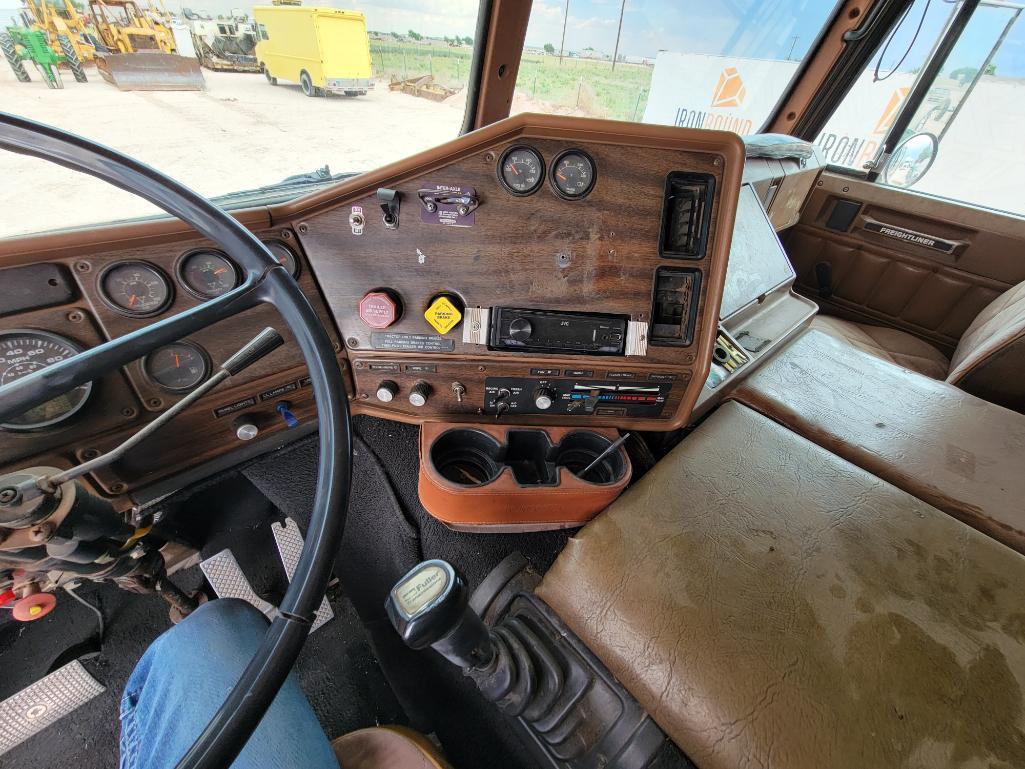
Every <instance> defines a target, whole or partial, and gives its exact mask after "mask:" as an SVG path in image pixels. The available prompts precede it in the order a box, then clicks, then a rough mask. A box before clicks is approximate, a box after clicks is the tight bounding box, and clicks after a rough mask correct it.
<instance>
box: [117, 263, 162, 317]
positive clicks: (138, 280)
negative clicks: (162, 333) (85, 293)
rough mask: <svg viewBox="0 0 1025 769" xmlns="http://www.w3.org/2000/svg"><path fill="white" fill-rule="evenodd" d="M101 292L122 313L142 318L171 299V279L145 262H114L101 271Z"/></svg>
mask: <svg viewBox="0 0 1025 769" xmlns="http://www.w3.org/2000/svg"><path fill="white" fill-rule="evenodd" d="M100 294H101V296H102V297H103V299H104V301H106V302H107V304H109V305H110V306H111V307H113V308H114V309H115V310H117V311H118V312H120V313H122V314H123V315H132V316H135V317H138V318H145V317H147V316H149V315H156V314H157V313H159V312H161V311H163V310H164V309H165V308H166V307H167V305H169V304H170V303H171V283H170V281H168V279H167V278H166V277H165V275H164V273H162V272H161V271H160V270H158V269H157V268H156V267H154V266H152V265H150V264H147V263H146V262H135V261H131V262H115V263H114V264H112V265H110V266H109V267H107V269H105V270H104V271H103V272H102V273H101V274H100Z"/></svg>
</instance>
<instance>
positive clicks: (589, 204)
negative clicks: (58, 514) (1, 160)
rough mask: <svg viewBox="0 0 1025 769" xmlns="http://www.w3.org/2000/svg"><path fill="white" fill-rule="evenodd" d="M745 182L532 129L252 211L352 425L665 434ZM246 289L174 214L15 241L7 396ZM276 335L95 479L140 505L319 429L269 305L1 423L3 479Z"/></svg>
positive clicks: (179, 392) (705, 322) (622, 139)
mask: <svg viewBox="0 0 1025 769" xmlns="http://www.w3.org/2000/svg"><path fill="white" fill-rule="evenodd" d="M743 168H744V147H743V145H742V143H741V142H740V140H739V139H738V138H737V137H736V136H734V135H732V134H727V133H721V132H714V131H696V130H689V129H678V128H669V127H661V126H646V125H638V124H627V123H613V122H607V121H593V120H584V119H577V118H568V117H559V116H538V115H521V116H517V117H514V118H510V119H508V120H505V121H502V122H501V123H497V124H495V125H492V126H489V127H487V128H485V129H481V130H479V131H475V132H473V133H471V134H468V135H465V136H462V137H459V138H458V139H456V140H454V141H452V142H449V143H447V144H445V145H442V146H440V147H438V148H435V149H433V150H431V151H429V152H426V153H422V154H420V155H417V156H414V157H411V158H409V159H407V160H404V161H401V162H400V163H396V164H393V165H391V166H387V167H385V168H382V169H379V170H377V171H374V172H370V173H367V174H363V175H360V176H358V177H354V178H352V179H350V180H346V181H344V182H342V183H340V184H339V185H337V186H335V187H332V188H330V189H327V190H324V191H322V192H319V193H316V194H314V195H311V196H307V197H305V198H302V199H300V200H297V201H294V202H291V203H288V204H285V205H280V206H275V207H270V208H259V209H252V210H248V211H244V212H240V213H238V214H237V216H238V217H239V218H240V219H241V220H242V221H243V223H244V224H246V225H247V226H248V227H249V228H250V229H251V230H252V231H253V232H254V233H255V234H257V235H258V237H260V238H261V239H262V240H263V241H264V242H265V243H267V245H268V247H269V248H270V249H271V250H272V253H274V255H275V256H276V257H277V258H278V259H279V261H281V262H282V263H283V264H285V265H286V267H287V268H288V269H289V271H291V272H292V274H293V275H294V276H295V277H296V280H297V281H298V282H299V284H300V286H301V287H302V289H303V291H304V293H305V294H306V295H307V297H308V298H309V299H310V301H311V303H312V305H313V306H314V309H315V310H316V311H317V313H318V314H319V315H320V317H321V319H322V320H323V321H324V324H325V327H327V328H328V330H329V333H330V334H331V336H332V339H333V341H334V343H335V348H336V351H337V353H338V360H339V365H340V366H341V368H342V371H343V374H344V375H345V377H346V379H347V384H348V388H349V395H350V403H351V407H352V410H353V411H354V412H357V413H368V414H374V415H377V416H382V417H387V418H391V419H398V420H402V421H407V422H427V421H445V422H473V421H482V420H496V419H497V420H500V421H503V422H508V423H512V424H530V425H587V426H593V427H631V428H634V429H645V430H671V429H675V428H679V427H682V426H685V425H686V424H688V422H689V420H690V417H691V412H692V410H693V408H694V404H695V401H696V399H697V397H698V395H699V393H700V391H701V387H702V385H703V383H704V378H705V375H706V373H707V371H708V366H709V362H710V360H711V355H712V348H713V345H714V344H715V337H716V330H717V323H718V318H719V305H720V300H721V297H722V293H723V282H724V278H725V273H726V266H727V260H728V256H729V241H730V234H731V232H732V228H733V219H734V216H735V212H736V207H737V200H738V196H739V190H740V184H741V174H742V172H743ZM239 278H240V275H239V270H238V268H237V267H236V265H235V264H234V262H233V261H232V259H231V255H230V254H225V253H223V252H221V251H220V250H218V249H217V248H214V247H213V246H212V245H211V244H210V243H209V242H206V241H204V240H203V239H202V238H199V237H196V236H195V234H189V232H188V231H186V230H184V229H183V227H182V225H180V224H179V223H176V222H171V221H167V220H156V221H151V222H137V223H131V224H123V225H115V226H108V227H97V228H92V229H90V230H85V231H79V232H65V233H55V234H49V235H44V236H34V237H28V238H20V239H12V240H6V241H0V280H3V285H4V287H5V288H4V292H3V298H2V299H0V382H3V381H8V380H9V379H11V378H17V377H19V376H24V375H25V374H27V373H30V372H31V371H33V370H35V369H36V368H38V367H40V366H45V365H47V364H48V363H50V362H54V361H56V360H60V359H62V358H63V357H66V356H68V355H73V354H75V353H76V352H78V351H80V350H82V349H85V348H87V347H90V346H93V345H96V344H99V343H102V342H103V341H104V340H106V339H111V338H115V337H118V336H121V335H123V334H126V333H129V332H131V331H133V330H135V329H138V328H140V327H142V326H145V325H146V324H148V323H152V322H154V321H155V320H159V319H161V318H164V317H168V316H169V315H171V314H174V313H177V312H181V311H183V310H185V309H187V308H189V307H192V306H194V305H196V304H198V303H200V302H203V301H206V300H208V299H210V298H213V297H216V296H220V295H221V294H223V293H225V292H226V291H229V290H231V288H233V287H234V286H235V285H236V284H237V282H238V281H239ZM268 325H271V326H275V327H276V328H278V330H279V331H281V332H282V334H283V335H284V336H285V338H286V344H285V345H284V346H283V347H281V348H279V349H278V350H276V351H275V352H274V353H272V354H271V355H269V356H268V357H266V358H265V359H263V360H261V361H259V362H258V363H257V364H255V365H254V366H253V367H252V368H251V369H248V370H246V371H245V372H244V373H243V374H242V375H241V376H240V377H239V378H238V381H236V380H235V378H233V379H231V380H229V382H228V383H226V384H225V385H223V386H222V387H220V388H217V389H215V390H214V391H213V392H211V393H210V394H208V395H206V396H204V397H203V398H202V399H200V400H199V401H198V402H197V403H196V404H194V405H193V406H191V407H190V408H189V409H188V410H186V411H185V412H184V413H183V414H182V415H181V416H180V417H178V418H177V419H175V420H174V421H172V422H171V423H170V424H169V425H167V426H166V427H165V428H163V429H162V430H161V431H160V432H158V433H157V434H155V435H154V436H152V437H151V438H149V439H147V440H146V441H144V442H143V443H142V444H141V445H140V446H139V447H138V448H137V449H136V450H134V451H133V452H131V454H130V455H129V456H128V457H126V458H125V459H123V460H121V461H119V462H118V463H116V464H115V465H112V466H111V467H109V468H106V469H104V470H100V471H97V472H96V473H95V474H94V475H93V476H92V477H91V478H90V480H91V482H92V483H93V485H94V486H95V487H96V488H97V490H99V491H101V492H102V493H105V494H106V495H108V496H119V495H128V494H131V493H133V492H135V491H136V490H138V489H141V488H144V487H147V486H152V485H153V484H155V483H157V482H158V481H159V480H161V479H162V478H167V477H171V476H179V477H180V475H181V474H182V473H184V472H187V471H189V470H194V469H195V468H197V467H199V466H200V465H203V464H207V463H210V462H212V461H214V460H215V459H217V458H219V457H224V456H228V455H233V453H234V452H237V450H238V449H239V447H240V446H242V445H245V444H249V443H251V444H252V445H254V446H255V445H256V444H258V443H261V442H264V441H268V440H270V441H275V440H276V441H278V442H279V443H280V442H283V441H284V440H286V439H288V438H290V437H293V435H294V433H290V432H289V431H290V430H294V428H295V427H296V426H297V425H300V426H301V425H306V426H310V427H312V426H313V425H315V419H316V414H315V408H314V406H313V401H312V394H311V391H310V388H309V387H308V383H307V382H306V380H305V369H304V367H303V365H302V361H301V357H300V355H299V352H298V350H297V348H296V346H295V345H294V344H293V343H292V340H291V337H290V336H289V335H288V333H287V329H286V328H285V327H284V325H283V323H282V322H281V320H280V318H278V317H277V315H276V312H275V311H274V310H273V309H272V308H269V307H264V306H260V307H256V308H253V309H251V310H248V311H247V312H245V313H243V314H241V315H239V316H236V317H234V318H231V319H229V320H227V321H222V322H221V323H218V324H217V325H215V326H212V327H210V328H208V329H205V330H204V331H202V332H199V333H197V334H195V335H193V336H190V337H189V338H187V339H183V340H179V341H178V342H176V343H174V344H172V345H169V346H167V347H166V348H163V349H161V350H158V351H155V352H154V353H151V354H150V355H149V356H147V357H146V358H145V359H143V360H140V361H135V362H133V363H132V364H130V365H128V366H125V367H124V368H122V369H120V370H119V371H117V372H113V373H111V374H109V375H107V376H106V377H104V378H103V379H102V380H98V381H94V382H92V383H90V384H88V385H85V386H83V387H80V388H78V389H76V390H74V391H71V392H69V393H67V394H65V395H64V396H62V397H61V398H60V399H56V400H55V401H53V402H51V403H48V404H44V405H43V406H40V407H38V408H37V409H34V410H33V412H32V413H30V414H26V415H23V416H22V417H19V418H18V420H14V421H13V422H11V423H9V424H5V425H0V467H2V468H3V469H14V468H15V467H22V466H26V465H30V464H53V465H56V466H66V465H67V464H69V463H77V462H80V461H83V460H86V459H89V458H90V457H92V456H96V455H97V454H98V453H100V452H103V451H106V450H108V449H109V448H111V447H112V446H114V445H116V444H117V443H118V442H120V441H121V440H124V438H125V437H127V436H128V435H130V434H131V433H132V432H133V431H135V430H137V429H138V428H139V427H140V426H141V425H142V424H144V423H145V422H147V421H150V420H152V419H154V418H155V417H156V416H157V415H158V414H160V413H161V412H162V411H164V410H165V409H166V408H167V407H168V406H170V405H172V404H173V403H175V402H176V401H177V400H179V399H181V398H182V397H184V396H185V395H186V394H188V393H189V392H190V391H191V390H192V389H194V388H195V387H196V386H197V385H198V384H199V383H201V382H202V381H204V380H205V379H206V378H207V377H208V376H209V374H210V373H211V371H212V370H213V366H214V365H215V364H216V363H217V362H220V361H223V360H224V359H226V358H227V357H228V356H230V355H231V354H232V353H233V352H235V351H236V350H237V349H238V348H239V347H241V346H242V345H243V344H244V343H245V342H247V341H248V340H249V339H250V338H252V336H254V335H255V334H256V333H257V332H258V331H259V330H260V329H262V328H263V327H265V326H268ZM254 439H256V440H254ZM262 445H263V447H264V449H265V450H266V443H262Z"/></svg>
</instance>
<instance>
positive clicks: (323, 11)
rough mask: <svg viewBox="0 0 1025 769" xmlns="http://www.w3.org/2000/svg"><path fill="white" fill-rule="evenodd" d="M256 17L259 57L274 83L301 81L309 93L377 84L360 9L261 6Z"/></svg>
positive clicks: (358, 91) (348, 91) (355, 92)
mask: <svg viewBox="0 0 1025 769" xmlns="http://www.w3.org/2000/svg"><path fill="white" fill-rule="evenodd" d="M253 20H254V21H255V22H256V24H257V31H258V35H259V42H257V44H256V58H257V61H259V63H260V67H261V69H262V70H263V73H264V75H266V76H267V81H268V82H269V83H270V84H271V85H277V83H278V80H288V81H291V82H293V83H298V84H299V86H300V87H301V88H302V92H303V93H304V94H306V95H307V96H324V95H326V94H327V93H341V94H345V95H346V96H362V95H365V94H366V93H367V91H368V90H370V89H371V88H373V87H374V81H373V73H372V71H371V67H370V41H369V40H368V39H367V23H366V19H365V18H364V16H363V14H362V13H360V12H359V11H344V10H341V9H338V8H312V7H311V8H307V7H303V6H294V5H293V6H288V5H274V6H257V7H255V8H253Z"/></svg>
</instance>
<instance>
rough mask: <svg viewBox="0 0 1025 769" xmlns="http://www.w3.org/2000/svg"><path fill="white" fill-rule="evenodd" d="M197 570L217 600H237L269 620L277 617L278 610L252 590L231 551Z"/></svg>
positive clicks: (203, 563) (225, 551)
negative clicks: (203, 575)
mask: <svg viewBox="0 0 1025 769" xmlns="http://www.w3.org/2000/svg"><path fill="white" fill-rule="evenodd" d="M199 568H200V569H202V570H203V574H205V575H206V580H207V582H209V583H210V587H212V588H213V589H214V592H215V593H217V597H218V598H239V599H241V600H243V601H245V602H246V603H248V604H251V605H252V606H254V607H256V609H257V611H260V612H262V613H263V614H265V615H266V616H267V617H268V618H269V619H271V620H273V619H274V618H275V617H276V616H277V612H278V610H277V609H276V608H275V607H274V606H272V605H271V604H269V603H267V602H266V601H265V600H263V599H262V598H260V596H258V595H257V594H256V591H255V590H253V587H252V585H250V584H249V580H248V579H246V575H245V574H243V573H242V567H241V566H239V565H238V561H236V560H235V555H234V553H232V552H231V550H228V549H227V548H225V549H224V550H222V551H221V552H219V553H216V554H215V555H212V556H210V557H209V558H207V559H206V560H205V561H202V562H201V563H200V564H199Z"/></svg>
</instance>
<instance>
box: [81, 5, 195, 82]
mask: <svg viewBox="0 0 1025 769" xmlns="http://www.w3.org/2000/svg"><path fill="white" fill-rule="evenodd" d="M89 14H90V16H91V17H92V20H93V23H94V24H95V25H96V31H97V33H98V34H99V36H100V40H101V41H102V45H103V48H105V49H106V50H105V51H103V52H100V51H97V55H96V69H97V71H99V73H100V75H101V76H102V77H103V79H104V80H106V81H107V82H108V83H111V84H112V85H115V86H117V87H118V88H119V89H121V90H122V91H200V90H202V89H203V86H204V81H203V73H202V72H201V71H200V69H199V62H198V61H197V60H196V59H195V57H192V56H179V55H178V54H177V48H176V47H175V42H174V34H173V32H172V31H171V29H169V28H168V27H167V26H166V25H165V24H163V23H162V22H161V21H158V20H157V18H155V17H154V16H152V15H150V14H147V13H144V12H143V11H142V10H141V9H140V8H139V6H138V4H136V2H135V0H90V2H89Z"/></svg>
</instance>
